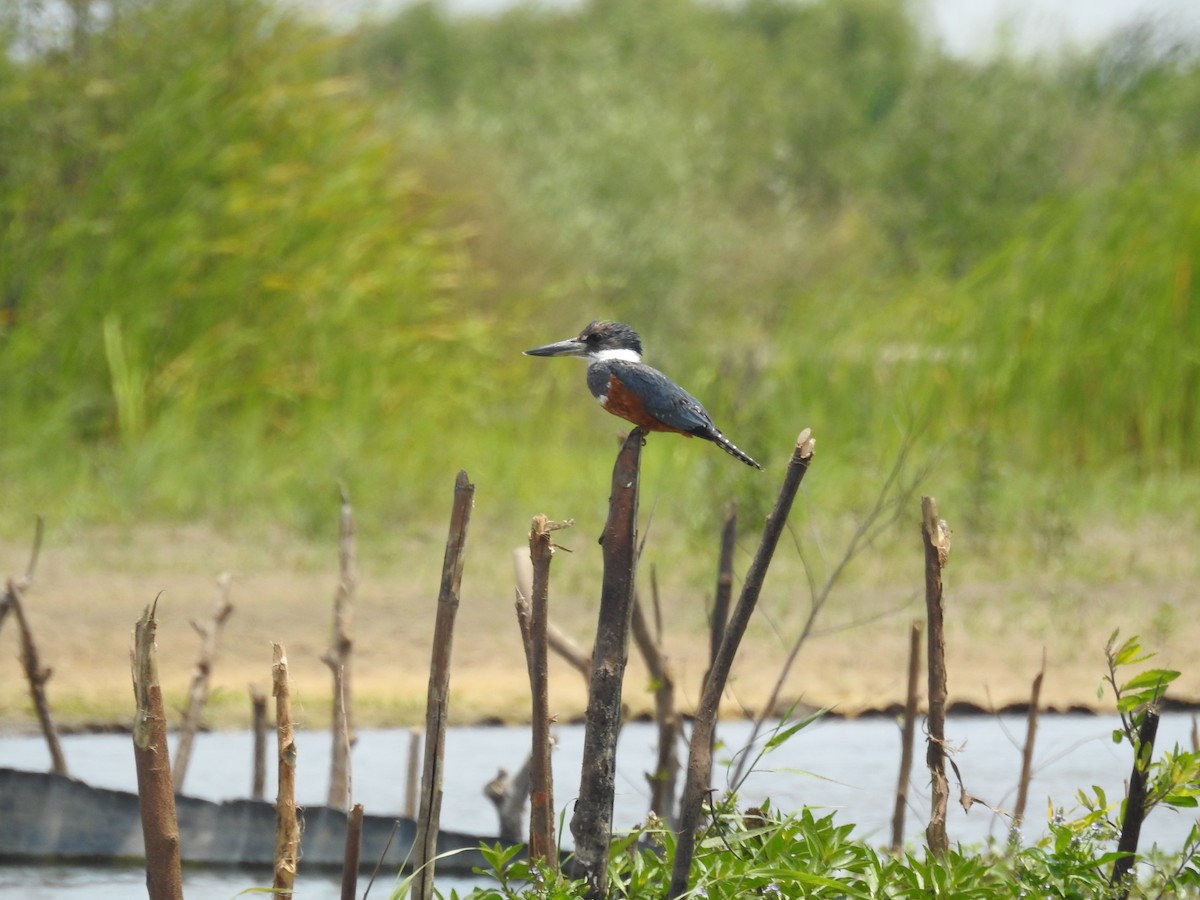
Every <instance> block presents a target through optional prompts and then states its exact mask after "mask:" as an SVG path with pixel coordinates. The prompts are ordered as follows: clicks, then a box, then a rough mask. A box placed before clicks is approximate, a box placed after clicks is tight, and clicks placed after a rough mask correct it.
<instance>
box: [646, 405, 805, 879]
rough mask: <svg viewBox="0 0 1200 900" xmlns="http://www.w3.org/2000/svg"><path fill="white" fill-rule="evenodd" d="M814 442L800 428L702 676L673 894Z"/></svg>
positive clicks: (685, 873) (688, 864)
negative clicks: (721, 719)
mask: <svg viewBox="0 0 1200 900" xmlns="http://www.w3.org/2000/svg"><path fill="white" fill-rule="evenodd" d="M815 445H816V442H815V441H814V440H813V439H812V437H811V432H810V430H809V429H807V428H806V429H804V430H803V431H802V432H800V436H799V437H798V438H797V439H796V448H795V450H794V451H793V452H792V458H791V460H789V462H788V467H787V472H786V473H785V475H784V478H783V486H782V487H781V488H780V491H779V497H778V498H777V499H776V500H775V508H774V509H772V510H771V513H770V515H768V516H767V521H766V523H765V525H764V527H763V535H762V540H761V541H759V545H758V550H757V551H756V552H755V554H754V561H753V562H752V563H751V564H750V569H749V571H747V572H746V580H745V582H744V583H743V584H742V592H741V596H740V597H739V598H738V603H737V606H736V608H735V609H734V611H733V615H732V616H731V617H730V619H729V623H728V624H727V626H726V628H725V635H724V637H723V638H722V640H721V649H720V651H718V653H717V658H716V659H715V660H714V661H713V665H712V669H711V671H710V672H709V676H708V678H707V679H706V680H705V682H704V690H703V692H702V693H701V695H700V703H699V705H698V706H697V707H696V717H695V720H694V722H693V723H692V738H691V744H690V747H689V752H688V766H687V781H686V783H685V785H684V789H683V797H682V798H681V800H680V804H679V836H678V838H677V840H676V843H675V861H674V863H673V864H672V867H671V886H670V889H669V891H668V893H667V896H668V897H669V898H677V897H683V896H684V895H685V894H687V892H688V877H689V875H690V872H691V868H692V858H693V856H694V855H695V851H696V832H697V831H698V830H699V828H700V818H701V812H702V808H703V804H704V798H705V797H706V796H707V794H708V787H709V778H710V776H711V775H712V736H713V730H714V729H715V728H716V722H717V712H718V710H719V709H720V706H721V695H722V694H723V693H724V692H725V684H726V682H727V681H728V680H729V673H730V671H731V670H732V668H733V660H734V657H735V656H736V655H737V649H738V646H739V645H740V644H741V642H742V637H743V636H744V635H745V633H746V628H747V627H748V626H749V625H750V619H751V617H752V616H753V614H754V608H755V606H757V604H758V596H759V594H760V593H761V592H762V586H763V581H764V580H765V579H766V576H767V569H768V567H769V566H770V565H771V559H772V558H773V557H774V555H775V547H776V546H777V545H778V544H779V538H780V536H781V535H782V534H783V531H784V528H785V527H786V525H787V518H788V513H790V512H791V509H792V502H793V501H794V500H795V499H796V492H797V491H798V490H799V489H800V482H801V481H803V479H804V475H805V473H806V472H808V467H809V465H810V464H811V463H812V459H813V455H814V453H815V449H816V447H815Z"/></svg>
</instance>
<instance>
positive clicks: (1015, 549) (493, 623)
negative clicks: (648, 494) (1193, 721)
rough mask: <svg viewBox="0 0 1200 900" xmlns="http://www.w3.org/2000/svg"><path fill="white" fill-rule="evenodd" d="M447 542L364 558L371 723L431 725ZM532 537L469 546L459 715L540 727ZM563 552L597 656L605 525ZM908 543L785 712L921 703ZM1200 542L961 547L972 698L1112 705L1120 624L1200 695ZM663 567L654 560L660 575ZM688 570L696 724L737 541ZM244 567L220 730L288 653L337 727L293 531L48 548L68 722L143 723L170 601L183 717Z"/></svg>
mask: <svg viewBox="0 0 1200 900" xmlns="http://www.w3.org/2000/svg"><path fill="white" fill-rule="evenodd" d="M477 530H478V529H477ZM483 530H485V531H486V530H488V529H487V527H486V526H484V529H483ZM491 530H492V531H493V532H497V530H496V529H491ZM594 533H598V529H595V532H594ZM914 534H915V531H914ZM443 537H444V535H442V534H440V533H439V534H438V535H436V536H433V535H431V536H430V537H429V538H428V539H422V540H415V539H405V540H400V539H397V540H395V541H392V542H390V543H387V542H381V543H378V544H371V543H368V544H366V545H365V546H363V547H361V548H360V568H361V586H360V589H359V594H358V599H357V603H356V609H355V625H354V632H355V637H356V647H355V656H354V666H355V670H354V678H355V682H354V690H355V702H356V709H357V713H358V721H359V723H360V724H379V725H383V724H389V725H397V724H408V723H413V722H417V721H419V720H421V718H422V716H423V709H424V702H425V685H426V677H427V668H428V661H429V641H430V638H431V634H432V627H433V616H434V606H435V598H436V595H437V587H438V580H439V572H440V566H441V557H442V549H441V545H440V541H441V539H442V538H443ZM520 539H521V535H520V534H519V533H513V534H507V535H506V534H499V533H493V534H490V535H485V536H483V537H480V535H479V534H473V535H472V538H471V541H470V543H469V546H468V559H467V568H466V574H465V577H464V582H463V596H462V603H461V607H460V611H459V620H458V628H457V633H456V637H455V646H454V675H453V682H452V707H451V708H452V715H453V717H454V719H455V720H456V721H457V722H460V723H462V722H469V721H479V720H484V719H491V718H494V719H502V720H506V721H514V720H522V719H526V718H527V717H528V682H527V677H526V671H525V663H524V657H523V655H522V651H521V647H520V639H519V635H518V631H517V626H516V622H515V619H514V615H513V612H512V587H511V585H512V574H511V573H512V566H511V552H512V549H513V547H515V546H516V545H517V544H518V543H519V542H520ZM562 540H563V542H564V543H568V544H570V545H571V546H572V547H573V549H574V550H575V551H576V552H574V553H572V554H559V556H558V557H557V558H556V560H555V563H554V571H553V573H552V580H551V609H552V614H553V615H554V617H555V619H556V621H557V623H558V624H559V625H560V626H561V627H562V628H564V629H565V630H567V631H568V632H570V633H571V634H573V635H576V636H577V637H578V638H579V639H580V640H581V641H583V642H586V639H587V635H588V634H589V633H590V632H591V630H592V629H594V628H595V621H594V617H595V610H596V605H597V599H598V590H599V589H598V584H599V581H598V565H599V562H598V560H599V549H598V548H597V547H596V546H595V543H594V541H593V539H592V538H591V537H589V536H588V533H587V532H586V530H585V531H583V532H581V533H577V534H575V535H574V537H573V539H571V540H568V539H566V538H563V539H562ZM893 543H894V545H895V546H891V547H885V548H883V549H882V550H879V551H871V552H870V553H869V554H868V555H867V556H864V557H863V559H861V560H860V561H859V562H858V563H856V564H855V565H854V566H853V567H852V568H851V570H850V572H849V574H848V577H847V579H846V581H845V582H844V583H843V584H842V585H841V586H840V587H839V588H838V589H837V591H836V592H835V594H834V595H833V597H832V599H831V600H830V603H829V605H828V607H827V612H826V614H825V616H824V617H823V619H822V621H821V622H820V623H819V625H818V634H817V635H816V636H815V637H814V638H813V640H812V641H811V642H810V643H809V644H808V645H807V646H806V647H805V649H804V650H803V652H802V653H801V655H800V657H799V660H798V663H797V665H796V667H795V670H794V671H793V672H792V674H791V676H790V677H789V679H788V685H787V689H786V690H785V691H784V697H785V698H787V699H788V700H794V699H801V698H802V699H803V700H804V701H805V702H806V703H809V704H812V705H815V706H824V705H829V706H833V707H835V708H836V709H838V710H839V711H842V712H845V713H847V714H854V713H858V712H861V711H863V710H867V709H872V708H879V707H884V706H887V705H888V704H891V703H895V702H900V701H901V700H902V698H903V685H902V683H901V682H902V678H903V673H904V671H905V658H904V655H905V653H906V652H907V627H908V623H909V621H910V619H912V618H913V617H916V616H919V615H920V614H921V611H922V609H923V601H922V598H921V596H920V593H919V591H920V585H921V583H922V582H921V570H920V566H921V556H920V551H919V545H918V544H917V541H916V539H915V538H913V539H912V540H911V541H904V540H900V539H897V540H896V541H894V542H893ZM743 544H744V545H743V547H742V548H741V554H740V559H739V561H738V566H739V571H740V570H742V569H744V567H745V564H746V560H747V558H748V554H749V551H750V549H752V544H751V541H750V538H748V537H747V538H745V539H744V542H743ZM1196 546H1197V533H1196V531H1195V529H1181V527H1180V526H1179V525H1178V524H1177V523H1155V522H1141V523H1138V524H1137V525H1136V526H1133V527H1132V528H1131V529H1130V530H1117V529H1116V528H1113V527H1110V526H1107V525H1098V526H1096V527H1094V528H1092V529H1090V530H1089V531H1088V532H1087V533H1085V534H1081V535H1079V536H1077V537H1076V538H1075V539H1073V540H1072V541H1070V542H1069V543H1068V544H1067V545H1065V546H1063V547H1060V548H1059V550H1058V551H1057V552H1055V553H1054V554H1052V555H1044V556H1039V555H1037V554H1036V553H1034V552H1033V551H1031V550H1030V549H1029V548H1028V547H1022V546H1021V545H1019V544H1018V543H1016V542H1013V543H1012V545H1011V546H998V545H992V546H990V547H988V548H986V551H985V550H984V549H983V548H980V547H973V546H972V545H971V543H970V541H969V540H967V539H965V538H963V537H962V536H956V544H955V547H954V552H953V554H952V556H951V563H950V567H949V569H948V570H947V573H946V586H947V600H948V609H947V639H948V665H949V674H950V694H951V701H952V702H953V701H970V702H974V703H977V704H979V705H981V706H1001V705H1005V704H1009V703H1014V702H1020V701H1022V700H1024V699H1025V698H1026V696H1027V694H1028V690H1029V685H1030V682H1031V681H1032V679H1033V677H1034V675H1035V674H1036V671H1037V668H1038V666H1039V664H1040V662H1041V657H1042V650H1043V648H1045V650H1046V653H1047V659H1048V665H1047V672H1046V681H1045V688H1044V691H1043V700H1044V702H1045V703H1046V704H1048V705H1050V706H1053V707H1060V708H1061V707H1066V706H1070V705H1088V706H1093V707H1095V706H1101V707H1102V706H1104V704H1105V703H1106V702H1107V698H1105V700H1104V701H1099V702H1098V701H1097V697H1096V686H1097V685H1098V683H1099V678H1100V675H1101V674H1102V669H1103V659H1102V654H1101V651H1102V648H1103V645H1104V642H1105V640H1106V639H1107V637H1108V635H1109V634H1110V633H1111V632H1112V631H1113V629H1114V628H1120V629H1121V631H1122V633H1123V634H1125V635H1132V634H1135V633H1136V634H1141V635H1142V637H1143V642H1144V644H1145V645H1146V646H1147V647H1149V648H1152V649H1157V650H1158V651H1159V654H1160V655H1159V657H1158V659H1157V660H1156V662H1158V663H1161V664H1162V665H1167V666H1173V667H1176V668H1179V669H1182V670H1183V672H1184V676H1183V678H1181V679H1180V681H1179V682H1178V686H1177V687H1176V688H1175V689H1174V690H1173V694H1174V696H1176V697H1178V698H1181V699H1190V700H1196V699H1200V665H1198V664H1197V663H1200V660H1198V659H1197V657H1196V652H1195V648H1196V647H1197V646H1200V620H1198V619H1197V617H1196V616H1194V615H1193V614H1192V613H1191V612H1190V610H1191V609H1193V608H1194V603H1195V601H1196V596H1195V594H1196V590H1197V585H1200V555H1197V554H1196V553H1195V552H1194V548H1195V547H1196ZM654 553H655V550H654V548H653V546H651V548H650V549H649V550H648V551H647V563H652V562H654ZM27 554H28V548H27V547H26V546H23V545H22V544H21V543H19V542H15V541H11V540H10V541H8V542H4V543H0V572H3V573H12V574H18V573H20V572H22V571H23V570H24V566H25V561H26V557H27ZM671 559H673V560H681V559H689V560H693V561H695V567H697V568H699V569H700V570H701V571H699V572H694V571H689V572H684V571H682V569H683V565H682V564H681V563H678V562H675V563H672V564H670V565H667V564H663V563H660V564H658V570H659V579H660V582H661V583H662V591H661V594H662V597H663V602H664V606H665V612H666V618H667V621H668V633H669V638H668V651H669V653H670V656H671V660H672V662H673V664H674V666H675V669H676V673H677V680H678V685H679V690H680V701H681V705H682V706H683V707H684V708H685V709H686V708H689V707H690V706H691V705H692V703H693V702H694V701H695V700H696V698H697V695H698V684H699V679H700V677H701V674H702V673H703V671H704V668H705V665H706V658H705V654H706V652H707V651H706V647H707V643H706V638H705V635H704V632H703V629H704V618H705V612H704V608H705V604H706V602H707V600H708V598H709V596H710V593H711V588H710V587H709V586H708V585H709V581H710V580H711V572H710V571H709V570H711V569H712V568H713V567H714V566H715V561H714V560H715V541H714V545H713V547H711V548H704V547H692V548H680V547H676V548H673V550H672V551H671ZM689 565H691V563H689ZM644 569H645V565H644V566H643V570H644ZM222 571H230V572H232V573H233V575H234V580H233V589H232V594H231V598H232V600H233V602H234V604H235V606H236V609H235V612H234V615H233V617H232V619H231V620H230V621H229V623H228V626H227V628H226V631H225V636H224V642H223V646H222V649H221V652H220V655H219V658H218V662H217V667H216V670H215V674H214V677H213V687H214V696H213V699H212V705H211V707H210V715H209V720H210V721H211V722H213V723H214V724H216V725H217V726H222V727H242V726H245V725H246V724H247V723H248V722H249V714H250V705H249V702H248V698H247V692H246V688H247V685H248V684H249V683H251V682H256V683H258V684H259V685H260V686H264V687H265V686H267V685H268V683H269V676H270V662H271V651H270V642H271V641H273V640H279V641H282V642H283V643H284V644H285V645H286V647H287V651H288V657H289V662H290V665H291V671H292V676H293V678H294V681H295V690H294V694H293V698H294V704H295V715H296V717H297V719H298V720H299V721H300V722H301V723H302V724H303V725H305V726H307V727H325V725H326V719H327V716H328V715H329V691H330V678H329V673H328V669H327V668H326V667H325V666H324V665H323V664H322V663H321V662H320V659H319V656H320V654H321V653H322V651H323V650H324V649H325V648H326V647H327V645H328V641H329V631H330V625H331V603H332V598H333V595H334V589H335V585H336V579H337V557H336V546H334V545H333V544H331V545H330V546H328V547H326V546H317V545H314V544H312V543H309V542H305V541H303V540H299V539H297V538H294V537H290V536H287V535H282V534H238V535H235V536H230V535H228V534H221V533H217V532H215V531H213V530H212V529H209V528H206V527H202V526H186V527H138V528H134V529H128V530H125V529H95V528H93V529H89V530H86V531H79V532H73V533H56V532H55V531H54V530H53V529H51V531H50V532H49V533H48V535H47V540H46V544H45V547H44V549H43V553H42V558H41V561H40V564H39V567H38V571H37V577H36V580H35V583H34V586H33V588H32V589H31V590H30V591H29V593H28V595H27V604H26V605H27V610H28V613H29V615H30V618H31V622H32V626H33V628H34V629H35V634H36V635H37V638H38V640H39V642H40V646H41V651H42V657H43V659H44V661H45V663H46V664H47V665H50V666H53V667H54V676H53V678H52V679H51V680H50V682H49V684H48V690H49V695H50V700H51V702H52V704H53V707H54V709H55V712H56V715H57V718H58V719H59V720H60V722H62V723H63V724H65V725H70V726H80V725H85V724H100V723H128V721H129V719H130V716H131V714H132V708H133V702H132V692H131V688H130V675H129V656H128V650H129V645H130V632H131V629H132V627H133V623H134V621H135V619H136V618H137V616H138V614H139V613H140V612H141V609H142V607H143V606H144V605H145V604H147V603H149V602H150V601H152V600H153V599H154V597H155V596H156V595H157V594H158V593H159V592H160V591H161V592H162V599H161V600H160V602H159V606H158V610H159V620H160V626H159V632H158V645H159V656H160V670H161V677H162V681H163V685H164V689H165V692H166V697H167V703H168V706H169V707H171V706H178V705H179V704H181V703H182V698H183V696H184V693H185V691H186V687H187V682H188V678H189V672H190V667H191V664H192V661H193V659H194V655H195V652H196V648H197V642H198V637H197V636H196V635H195V634H194V633H193V632H192V630H191V628H190V626H189V620H190V619H193V618H195V619H201V618H205V617H206V616H207V615H208V611H209V608H210V605H211V603H212V601H213V597H214V595H215V591H216V586H215V578H216V576H217V575H218V574H219V573H220V572H222ZM645 580H646V579H643V583H644V582H645ZM804 585H805V582H804V578H803V576H802V571H801V569H800V566H799V563H798V561H797V558H796V556H795V553H794V552H790V553H789V552H788V549H787V548H781V551H780V558H779V561H778V564H777V567H776V570H775V571H773V572H772V574H771V575H770V576H769V577H768V581H767V589H766V591H765V592H764V596H763V600H762V602H761V604H760V612H761V615H760V616H759V618H758V619H757V621H756V623H755V624H754V625H753V626H752V628H751V630H750V633H749V634H748V635H747V642H746V645H745V646H744V648H743V651H742V655H741V658H740V659H739V662H738V665H737V666H736V667H735V672H734V677H733V680H732V682H731V689H730V696H729V698H728V703H727V706H726V708H725V709H726V712H727V714H729V715H736V714H738V713H739V711H740V710H741V709H742V708H749V709H754V708H755V707H756V705H757V704H760V703H762V702H764V698H765V697H766V696H767V694H768V692H769V690H770V688H771V685H772V684H773V682H774V680H775V679H776V677H777V674H778V672H779V670H780V666H781V665H782V661H783V659H784V657H785V656H786V653H787V649H788V644H789V642H790V640H791V636H792V635H793V634H794V633H795V631H796V629H797V628H798V627H799V625H800V623H801V622H802V620H803V615H804V613H805V612H806V610H807V604H808V594H807V588H806V587H805V586H804ZM17 654H18V650H17V642H16V629H15V628H14V627H12V623H11V621H10V622H7V623H6V627H5V628H4V629H3V632H2V633H0V658H2V659H3V665H5V666H7V667H8V674H7V675H6V676H5V677H4V678H3V679H0V723H2V724H4V725H5V726H7V727H9V728H18V727H24V726H25V725H27V724H28V723H30V721H31V719H30V716H31V713H30V707H29V702H28V697H27V694H26V692H25V687H24V683H23V681H22V680H21V677H20V669H19V665H18V662H17ZM551 675H552V696H551V702H552V707H553V708H554V709H556V710H557V711H558V713H559V716H560V718H562V719H569V718H572V717H574V716H577V715H579V714H580V712H581V710H582V708H583V702H584V685H583V682H582V679H581V678H580V677H579V676H578V675H577V674H576V673H575V672H573V671H571V670H570V669H568V668H567V667H566V665H565V664H563V663H561V662H559V661H558V660H553V661H552V672H551ZM626 695H627V702H628V704H629V706H630V707H631V709H632V710H633V711H634V712H638V713H641V712H645V711H648V710H649V709H650V708H651V706H652V698H651V695H650V693H649V691H648V689H647V685H646V676H645V670H644V668H643V667H642V666H641V663H640V660H638V659H637V658H636V654H635V655H634V657H633V659H632V662H631V667H630V673H629V677H628V679H627V687H626Z"/></svg>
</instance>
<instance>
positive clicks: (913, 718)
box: [892, 620, 921, 854]
mask: <svg viewBox="0 0 1200 900" xmlns="http://www.w3.org/2000/svg"><path fill="white" fill-rule="evenodd" d="M920 678H921V623H920V622H919V621H915V620H914V621H913V623H912V625H911V627H910V629H909V633H908V691H907V693H906V694H905V700H904V729H903V731H902V732H901V735H900V780H899V783H898V784H897V785H896V808H895V810H894V811H893V812H892V852H893V853H896V854H899V853H900V852H901V851H902V850H903V849H904V813H905V811H906V809H907V808H908V779H909V777H910V776H911V775H912V763H913V741H914V740H915V739H916V734H917V696H918V685H919V683H920Z"/></svg>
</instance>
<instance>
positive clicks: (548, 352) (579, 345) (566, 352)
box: [525, 338, 587, 356]
mask: <svg viewBox="0 0 1200 900" xmlns="http://www.w3.org/2000/svg"><path fill="white" fill-rule="evenodd" d="M525 355H526V356H586V355H587V344H585V343H583V341H580V340H578V339H576V338H571V339H570V340H569V341H559V342H558V343H556V344H546V345H545V346H544V347H534V348H533V349H532V350H526V351H525Z"/></svg>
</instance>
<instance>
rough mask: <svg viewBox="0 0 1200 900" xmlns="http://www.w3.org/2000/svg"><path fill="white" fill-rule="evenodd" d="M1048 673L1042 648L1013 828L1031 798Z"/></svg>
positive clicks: (1034, 684)
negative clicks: (1037, 741)
mask: <svg viewBox="0 0 1200 900" xmlns="http://www.w3.org/2000/svg"><path fill="white" fill-rule="evenodd" d="M1045 675H1046V651H1045V649H1043V650H1042V667H1041V668H1040V669H1038V673H1037V677H1036V678H1034V679H1033V688H1032V690H1031V691H1030V694H1029V719H1028V724H1027V725H1026V727H1025V746H1024V747H1023V748H1022V750H1021V780H1020V782H1018V785H1017V805H1016V806H1015V807H1013V818H1012V822H1013V829H1014V830H1015V829H1017V828H1020V827H1021V820H1022V819H1024V818H1025V804H1026V802H1027V801H1028V799H1029V782H1030V781H1032V780H1033V744H1034V739H1035V738H1036V737H1037V725H1038V706H1039V704H1040V703H1041V702H1042V679H1043V678H1044V677H1045Z"/></svg>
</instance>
